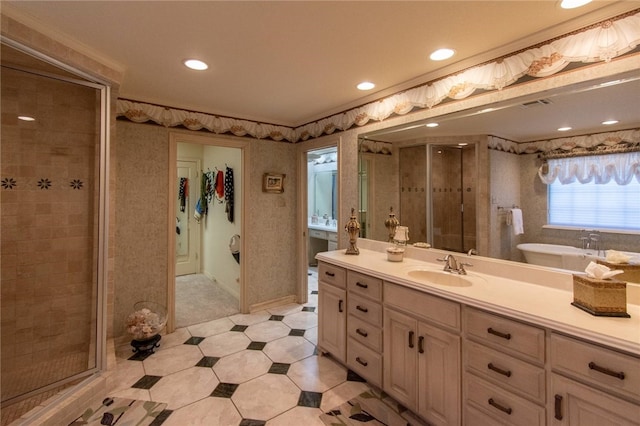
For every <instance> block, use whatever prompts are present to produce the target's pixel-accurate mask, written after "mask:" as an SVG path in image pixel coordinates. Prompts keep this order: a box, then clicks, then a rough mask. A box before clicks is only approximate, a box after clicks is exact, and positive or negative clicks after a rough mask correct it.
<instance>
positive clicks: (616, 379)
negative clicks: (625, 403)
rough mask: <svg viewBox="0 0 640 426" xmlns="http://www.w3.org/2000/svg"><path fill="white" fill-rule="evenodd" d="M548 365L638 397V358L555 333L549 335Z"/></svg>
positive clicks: (598, 385) (639, 391) (605, 387)
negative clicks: (549, 359)
mask: <svg viewBox="0 0 640 426" xmlns="http://www.w3.org/2000/svg"><path fill="white" fill-rule="evenodd" d="M551 368H552V369H553V370H554V371H557V372H560V373H565V374H567V375H570V376H574V377H576V378H578V379H581V380H582V381H584V382H587V383H590V384H593V385H595V386H597V387H600V388H604V389H608V390H611V391H614V392H616V393H618V394H622V395H625V396H627V397H630V398H633V399H635V400H640V359H639V358H635V357H632V356H630V355H625V354H622V353H620V352H616V351H614V350H611V349H607V348H603V347H600V346H596V345H592V344H589V343H586V342H582V341H579V340H575V339H572V338H569V337H565V336H561V335H559V334H555V333H554V334H552V335H551Z"/></svg>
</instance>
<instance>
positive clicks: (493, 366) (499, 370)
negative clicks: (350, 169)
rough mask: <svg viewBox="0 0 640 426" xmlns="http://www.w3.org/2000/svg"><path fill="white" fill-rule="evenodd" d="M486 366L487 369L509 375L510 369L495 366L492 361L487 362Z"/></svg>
mask: <svg viewBox="0 0 640 426" xmlns="http://www.w3.org/2000/svg"><path fill="white" fill-rule="evenodd" d="M487 368H488V369H489V370H493V371H495V372H496V373H498V374H502V375H503V376H507V377H511V371H510V370H503V369H502V368H499V367H496V366H495V365H493V364H492V363H489V364H487Z"/></svg>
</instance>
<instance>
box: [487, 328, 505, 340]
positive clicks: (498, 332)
mask: <svg viewBox="0 0 640 426" xmlns="http://www.w3.org/2000/svg"><path fill="white" fill-rule="evenodd" d="M487 333H489V334H493V335H494V336H498V337H501V338H503V339H505V340H511V333H503V332H501V331H498V330H494V329H493V328H491V327H489V328H487Z"/></svg>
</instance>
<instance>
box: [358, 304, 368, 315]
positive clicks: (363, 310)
mask: <svg viewBox="0 0 640 426" xmlns="http://www.w3.org/2000/svg"><path fill="white" fill-rule="evenodd" d="M356 309H357V310H359V311H360V312H364V313H365V314H366V313H367V312H369V309H367V308H365V307H362V306H360V305H358V306H356Z"/></svg>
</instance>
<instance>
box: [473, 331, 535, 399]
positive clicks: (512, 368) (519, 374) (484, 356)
mask: <svg viewBox="0 0 640 426" xmlns="http://www.w3.org/2000/svg"><path fill="white" fill-rule="evenodd" d="M464 361H465V366H466V369H467V371H468V372H472V373H474V374H476V375H478V376H480V377H483V378H485V379H487V380H488V381H490V382H494V383H499V384H500V386H504V387H505V388H506V389H509V390H511V391H513V392H516V393H520V394H522V395H523V396H526V397H529V398H533V399H534V400H536V401H537V402H539V403H541V404H544V401H545V371H544V368H542V367H536V366H534V365H531V364H529V363H527V362H524V361H520V360H518V359H516V358H514V357H511V356H509V355H505V354H503V353H500V352H498V351H495V350H493V349H489V348H486V347H484V346H482V345H479V344H477V343H474V342H471V341H467V342H466V344H465V350H464Z"/></svg>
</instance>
